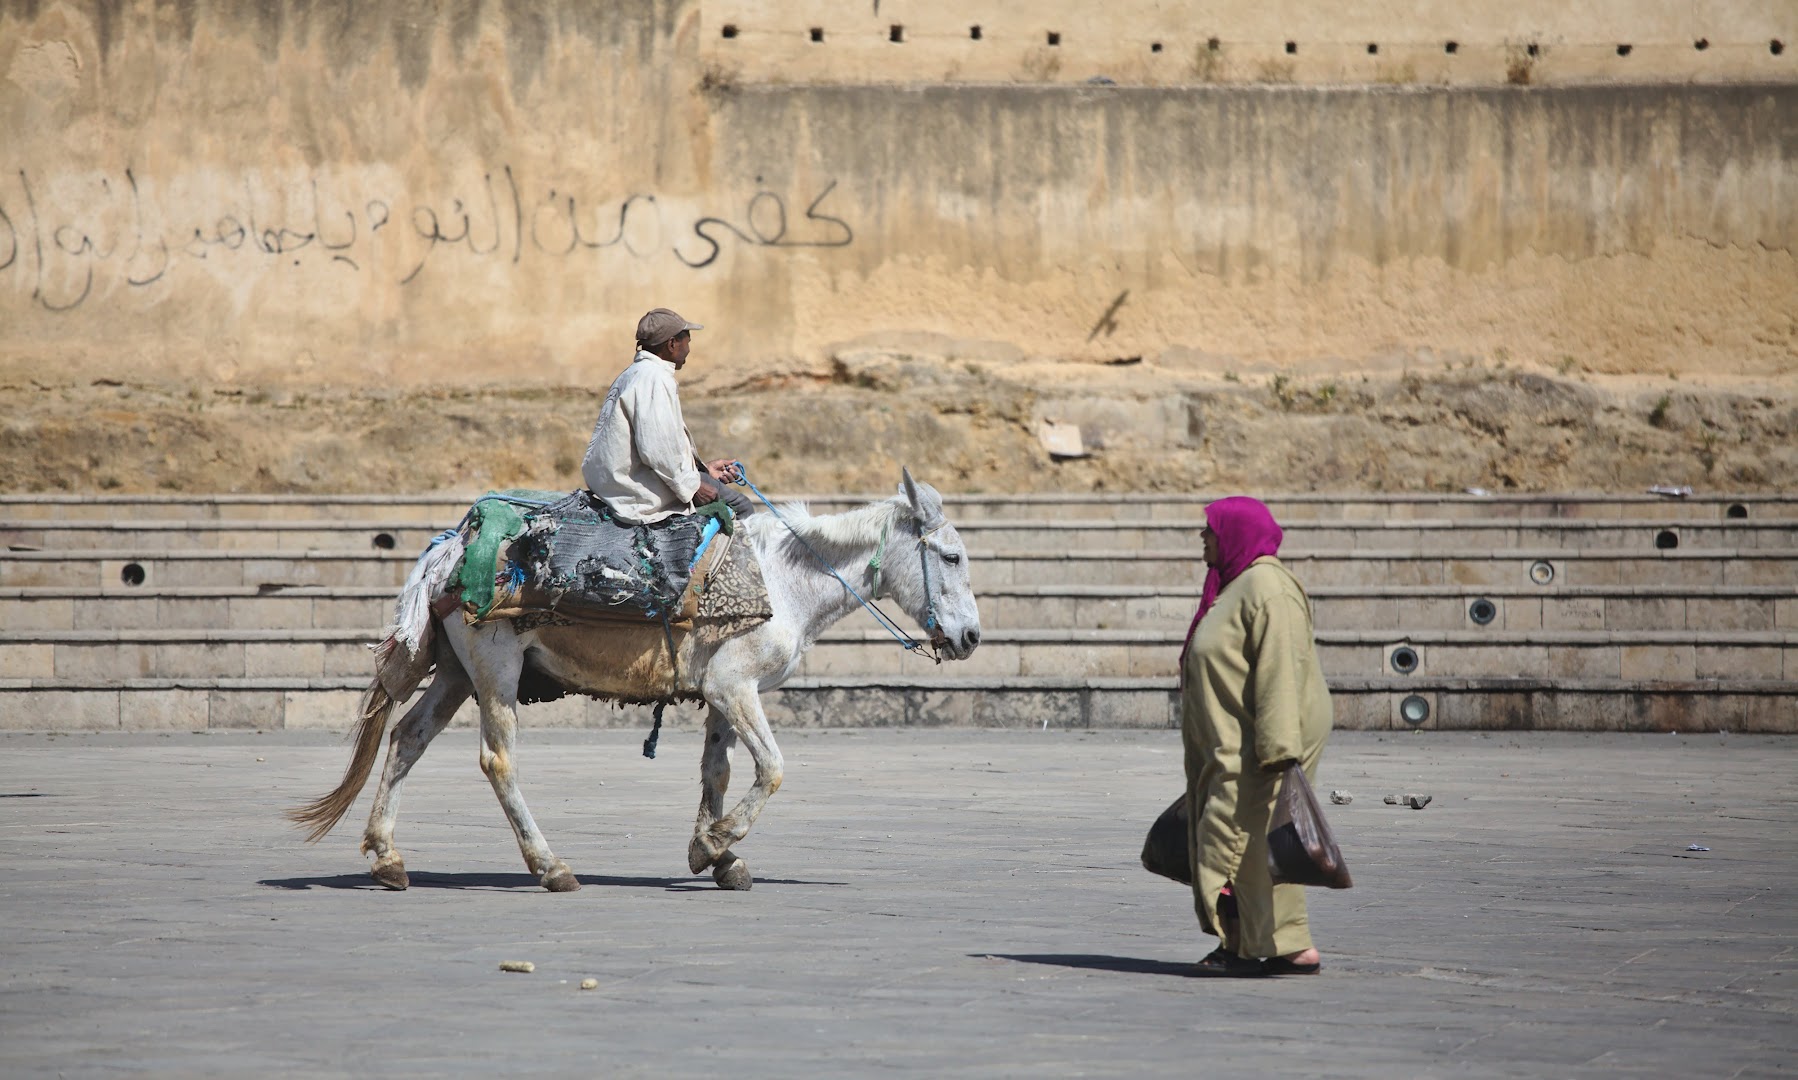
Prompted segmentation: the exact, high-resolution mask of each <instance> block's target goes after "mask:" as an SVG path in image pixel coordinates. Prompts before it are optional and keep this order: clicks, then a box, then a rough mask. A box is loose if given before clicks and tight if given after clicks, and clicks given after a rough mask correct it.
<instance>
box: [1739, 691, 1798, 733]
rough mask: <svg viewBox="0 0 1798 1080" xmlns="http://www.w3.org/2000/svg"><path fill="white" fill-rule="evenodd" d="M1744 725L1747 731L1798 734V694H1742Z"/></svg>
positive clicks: (1743, 729)
mask: <svg viewBox="0 0 1798 1080" xmlns="http://www.w3.org/2000/svg"><path fill="white" fill-rule="evenodd" d="M1742 697H1743V701H1742V706H1743V707H1742V726H1741V728H1740V730H1742V731H1745V732H1749V731H1752V732H1762V733H1765V734H1769V735H1798V695H1794V694H1744V695H1742Z"/></svg>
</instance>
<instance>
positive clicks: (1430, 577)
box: [1366, 557, 1462, 586]
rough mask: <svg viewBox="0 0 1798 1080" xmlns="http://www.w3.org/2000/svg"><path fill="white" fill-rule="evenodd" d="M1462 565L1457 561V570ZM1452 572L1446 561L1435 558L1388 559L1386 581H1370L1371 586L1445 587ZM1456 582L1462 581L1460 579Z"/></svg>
mask: <svg viewBox="0 0 1798 1080" xmlns="http://www.w3.org/2000/svg"><path fill="white" fill-rule="evenodd" d="M1461 565H1462V564H1461V563H1460V562H1459V561H1458V560H1457V561H1456V562H1455V566H1456V567H1457V569H1458V568H1459V567H1460V566H1461ZM1449 577H1450V571H1449V570H1448V569H1447V568H1446V567H1445V566H1444V560H1442V559H1435V558H1427V557H1426V558H1421V559H1388V560H1386V576H1385V578H1384V580H1379V581H1370V582H1367V583H1366V584H1369V585H1376V586H1377V585H1443V584H1447V580H1446V579H1447V578H1449ZM1455 580H1461V579H1460V578H1459V577H1457V578H1455Z"/></svg>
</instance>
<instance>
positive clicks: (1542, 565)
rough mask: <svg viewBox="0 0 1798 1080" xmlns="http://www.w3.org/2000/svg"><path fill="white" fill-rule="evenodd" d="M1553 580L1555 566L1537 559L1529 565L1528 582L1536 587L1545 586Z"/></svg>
mask: <svg viewBox="0 0 1798 1080" xmlns="http://www.w3.org/2000/svg"><path fill="white" fill-rule="evenodd" d="M1554 579H1555V564H1554V563H1551V562H1548V561H1547V560H1545V559H1537V560H1536V561H1535V562H1533V563H1531V564H1530V580H1531V581H1533V582H1535V583H1536V584H1538V585H1547V584H1548V583H1549V582H1551V581H1553V580H1554Z"/></svg>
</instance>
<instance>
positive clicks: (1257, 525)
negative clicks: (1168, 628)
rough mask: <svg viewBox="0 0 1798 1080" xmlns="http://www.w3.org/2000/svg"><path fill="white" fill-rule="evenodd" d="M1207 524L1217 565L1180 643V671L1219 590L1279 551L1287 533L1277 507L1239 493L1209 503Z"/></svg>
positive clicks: (1183, 670) (1206, 582)
mask: <svg viewBox="0 0 1798 1080" xmlns="http://www.w3.org/2000/svg"><path fill="white" fill-rule="evenodd" d="M1205 524H1207V525H1209V526H1211V532H1212V534H1213V535H1215V536H1216V537H1217V556H1218V559H1217V565H1216V566H1213V567H1212V568H1211V569H1210V571H1209V572H1207V573H1206V575H1205V593H1204V595H1203V596H1201V597H1200V598H1199V610H1198V613H1197V614H1195V615H1193V617H1192V625H1191V626H1188V627H1187V628H1186V644H1184V645H1182V646H1180V671H1181V672H1182V674H1184V672H1185V671H1186V652H1187V650H1188V649H1190V648H1192V636H1193V634H1195V633H1197V632H1198V629H1199V620H1200V619H1203V618H1204V617H1205V613H1206V612H1207V611H1210V610H1211V605H1213V604H1215V603H1217V594H1218V593H1219V592H1221V591H1223V588H1224V586H1225V585H1228V584H1230V582H1232V581H1235V580H1236V577H1237V575H1238V574H1241V573H1242V572H1243V571H1244V570H1247V569H1248V568H1249V564H1250V563H1252V562H1254V561H1255V560H1256V559H1259V558H1260V557H1261V556H1263V555H1278V554H1279V553H1280V541H1281V540H1283V539H1284V538H1285V536H1286V534H1285V533H1284V532H1282V531H1281V529H1280V526H1279V524H1278V523H1277V522H1275V521H1274V515H1273V511H1271V510H1269V509H1268V508H1267V504H1266V503H1263V502H1262V501H1261V500H1259V499H1251V498H1249V497H1248V496H1246V495H1235V496H1232V497H1230V498H1228V499H1219V500H1217V501H1216V502H1214V503H1212V504H1210V505H1209V506H1207V507H1205Z"/></svg>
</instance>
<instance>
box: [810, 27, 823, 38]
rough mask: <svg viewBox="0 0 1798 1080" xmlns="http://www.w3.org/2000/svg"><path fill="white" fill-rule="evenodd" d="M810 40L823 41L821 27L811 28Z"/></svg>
mask: <svg viewBox="0 0 1798 1080" xmlns="http://www.w3.org/2000/svg"><path fill="white" fill-rule="evenodd" d="M812 40H813V41H823V40H824V28H823V27H822V26H814V27H812Z"/></svg>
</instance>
